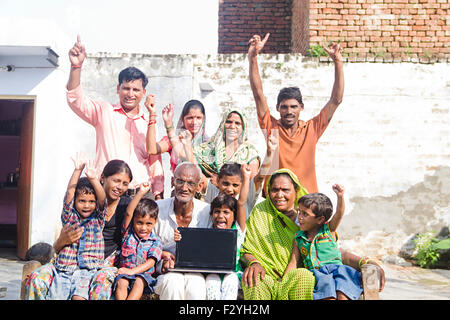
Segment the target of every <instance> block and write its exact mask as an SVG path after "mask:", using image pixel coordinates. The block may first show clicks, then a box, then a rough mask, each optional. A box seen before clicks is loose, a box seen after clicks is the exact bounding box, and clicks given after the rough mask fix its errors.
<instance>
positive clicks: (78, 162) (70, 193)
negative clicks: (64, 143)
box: [64, 152, 86, 203]
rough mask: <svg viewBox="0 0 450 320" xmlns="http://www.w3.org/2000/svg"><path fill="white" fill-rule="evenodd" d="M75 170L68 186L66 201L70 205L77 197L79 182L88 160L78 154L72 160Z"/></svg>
mask: <svg viewBox="0 0 450 320" xmlns="http://www.w3.org/2000/svg"><path fill="white" fill-rule="evenodd" d="M72 161H73V164H74V169H73V173H72V176H71V177H70V180H69V184H68V185H67V191H66V197H65V199H64V201H65V202H66V203H69V202H70V201H72V199H73V197H74V196H75V188H76V186H77V183H78V180H80V177H81V173H82V172H83V169H84V167H85V165H86V160H85V158H84V156H83V155H82V154H81V153H78V152H77V154H76V156H75V158H72Z"/></svg>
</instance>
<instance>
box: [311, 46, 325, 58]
mask: <svg viewBox="0 0 450 320" xmlns="http://www.w3.org/2000/svg"><path fill="white" fill-rule="evenodd" d="M307 52H308V54H309V55H310V56H311V57H326V56H328V53H327V52H326V51H325V49H324V48H322V46H321V45H320V44H315V45H312V46H311V47H310V48H309V49H308V50H307Z"/></svg>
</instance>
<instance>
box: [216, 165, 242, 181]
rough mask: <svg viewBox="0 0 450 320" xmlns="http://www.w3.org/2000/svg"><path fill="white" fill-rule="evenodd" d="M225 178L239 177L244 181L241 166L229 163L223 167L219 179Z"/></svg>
mask: <svg viewBox="0 0 450 320" xmlns="http://www.w3.org/2000/svg"><path fill="white" fill-rule="evenodd" d="M223 176H228V177H230V176H239V177H240V178H241V180H242V178H243V177H242V172H241V165H240V164H239V163H236V162H227V163H225V164H224V165H222V167H220V170H219V174H218V178H219V179H220V178H222V177H223Z"/></svg>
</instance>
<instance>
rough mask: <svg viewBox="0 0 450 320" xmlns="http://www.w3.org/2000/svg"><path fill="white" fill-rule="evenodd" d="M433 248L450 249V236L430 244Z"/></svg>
mask: <svg viewBox="0 0 450 320" xmlns="http://www.w3.org/2000/svg"><path fill="white" fill-rule="evenodd" d="M431 248H432V249H434V250H449V249H450V238H449V239H444V240H441V241H439V242H437V243H435V244H433V245H432V246H431Z"/></svg>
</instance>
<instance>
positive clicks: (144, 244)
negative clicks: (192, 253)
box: [113, 182, 162, 300]
mask: <svg viewBox="0 0 450 320" xmlns="http://www.w3.org/2000/svg"><path fill="white" fill-rule="evenodd" d="M149 190H150V184H149V183H148V182H144V183H142V184H141V186H140V188H139V191H138V193H137V194H136V196H135V197H134V198H133V200H131V201H130V203H129V205H128V207H127V211H126V214H125V217H124V221H123V227H122V233H123V242H122V251H121V254H120V266H119V270H118V272H117V276H116V279H115V281H114V287H113V289H114V290H115V298H116V299H117V300H139V299H140V298H141V297H142V294H143V293H149V294H150V293H153V286H154V285H155V284H156V279H155V278H153V277H152V274H153V273H154V271H155V265H156V263H157V262H158V261H159V260H160V259H161V253H162V244H161V240H160V238H159V237H157V236H156V235H155V234H154V233H153V227H154V226H155V224H156V223H157V222H158V205H157V204H156V202H155V201H153V200H151V199H148V198H144V196H145V194H146V193H147V192H148V191H149ZM130 222H133V223H132V224H130Z"/></svg>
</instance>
